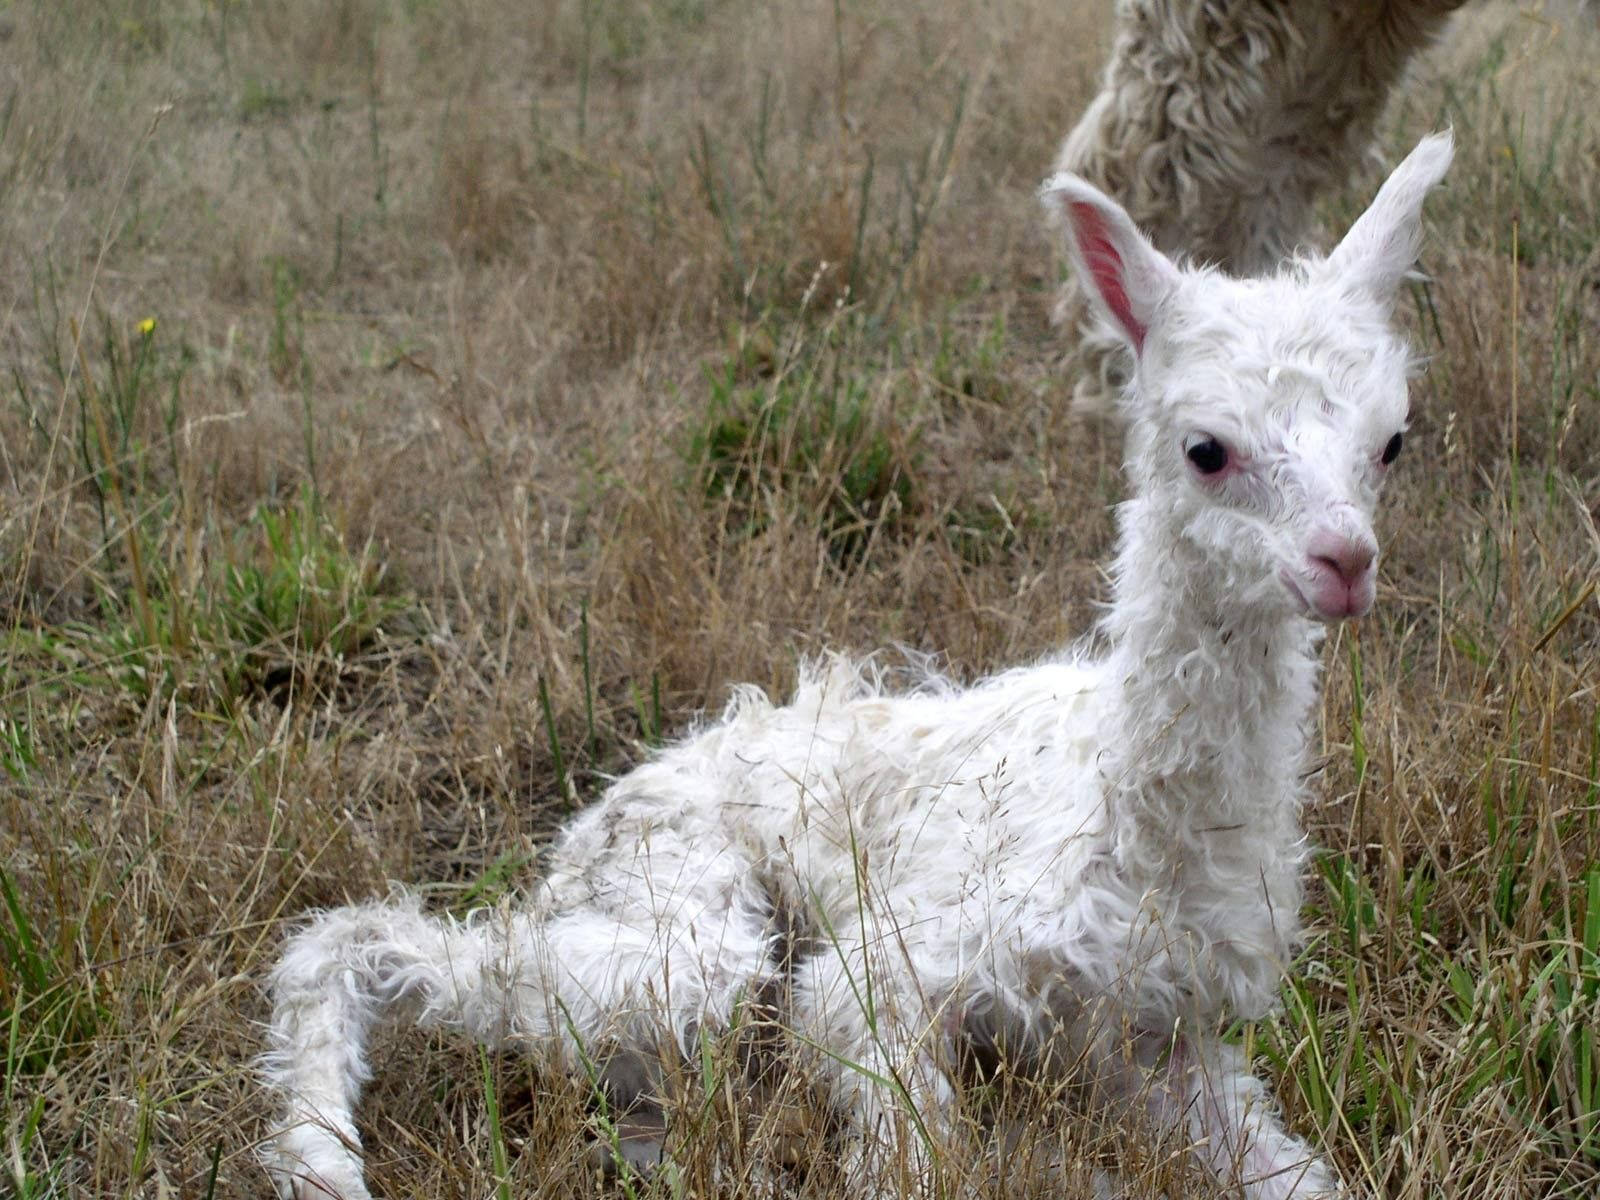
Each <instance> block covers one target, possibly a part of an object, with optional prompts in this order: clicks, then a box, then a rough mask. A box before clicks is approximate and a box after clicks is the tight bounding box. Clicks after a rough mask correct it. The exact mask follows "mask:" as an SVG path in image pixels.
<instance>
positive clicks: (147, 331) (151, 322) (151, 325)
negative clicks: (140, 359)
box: [137, 317, 156, 337]
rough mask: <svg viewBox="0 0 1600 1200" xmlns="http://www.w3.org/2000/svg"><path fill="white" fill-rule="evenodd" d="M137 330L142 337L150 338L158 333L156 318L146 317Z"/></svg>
mask: <svg viewBox="0 0 1600 1200" xmlns="http://www.w3.org/2000/svg"><path fill="white" fill-rule="evenodd" d="M137 328H138V330H139V333H140V334H141V335H142V336H144V337H149V336H150V335H151V334H152V333H154V332H155V331H156V319H155V318H154V317H146V318H145V319H144V320H142V321H140V322H139V324H138V326H137Z"/></svg>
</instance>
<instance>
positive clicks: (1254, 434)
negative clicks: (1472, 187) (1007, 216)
mask: <svg viewBox="0 0 1600 1200" xmlns="http://www.w3.org/2000/svg"><path fill="white" fill-rule="evenodd" d="M1451 153H1452V148H1451V138H1450V135H1449V134H1448V133H1443V134H1435V135H1433V136H1431V137H1428V138H1425V139H1424V140H1423V141H1422V143H1421V144H1420V145H1418V146H1417V148H1416V149H1415V150H1413V151H1412V152H1411V154H1410V155H1409V156H1408V157H1407V158H1406V160H1405V161H1404V162H1402V163H1401V164H1400V166H1399V167H1398V168H1396V170H1395V172H1394V174H1393V175H1391V176H1390V177H1389V179H1388V181H1387V182H1386V183H1385V184H1384V185H1383V188H1382V190H1381V191H1380V192H1379V193H1378V196H1377V199H1376V200H1374V201H1373V203H1372V205H1371V207H1370V208H1368V209H1367V211H1366V212H1365V213H1364V214H1362V216H1361V217H1360V219H1358V220H1357V221H1356V223H1355V225H1354V226H1352V227H1351V229H1350V232H1349V233H1348V234H1347V235H1346V236H1345V238H1344V240H1343V241H1342V242H1340V244H1339V246H1338V247H1337V248H1336V249H1335V250H1334V251H1333V252H1332V253H1331V254H1329V255H1328V256H1327V257H1326V258H1306V259H1301V260H1298V261H1296V262H1293V263H1290V264H1287V265H1286V266H1285V267H1284V268H1283V269H1282V270H1281V271H1280V273H1279V274H1277V275H1275V276H1271V277H1267V278H1260V279H1233V278H1230V277H1228V276H1226V275H1224V274H1222V273H1220V272H1218V271H1215V270H1211V269H1203V268H1194V267H1188V266H1180V265H1179V264H1176V263H1174V262H1173V261H1172V260H1170V259H1168V258H1167V257H1166V256H1165V255H1163V254H1162V253H1161V252H1160V251H1158V250H1157V249H1155V247H1154V246H1153V245H1152V244H1151V243H1150V241H1149V239H1147V238H1146V237H1145V236H1144V235H1143V234H1142V233H1140V232H1139V230H1138V229H1137V228H1136V227H1135V226H1134V224H1133V222H1132V221H1131V220H1130V219H1129V217H1128V215H1127V214H1126V213H1125V212H1124V211H1123V209H1122V208H1121V207H1120V206H1119V205H1118V204H1117V203H1116V202H1115V201H1113V200H1111V199H1110V198H1108V197H1107V196H1105V195H1104V194H1102V193H1101V192H1099V191H1098V190H1096V189H1095V188H1094V187H1092V186H1090V185H1089V184H1087V183H1085V182H1083V180H1081V179H1079V178H1077V177H1076V176H1074V175H1057V176H1054V177H1053V178H1051V179H1050V180H1048V181H1047V182H1046V184H1045V187H1044V191H1043V198H1044V201H1045V203H1046V206H1047V207H1048V208H1050V209H1051V210H1052V212H1053V213H1054V214H1055V215H1056V216H1057V217H1058V218H1059V220H1060V224H1061V227H1062V230H1063V233H1064V236H1065V240H1066V244H1067V249H1068V251H1069V252H1070V254H1071V256H1072V260H1073V265H1074V267H1075V269H1076V271H1077V273H1078V276H1079V278H1080V280H1081V281H1082V283H1083V286H1084V290H1085V291H1086V292H1087V293H1088V294H1089V297H1090V299H1091V301H1092V302H1093V303H1094V305H1095V306H1096V308H1097V309H1098V311H1099V314H1100V316H1101V318H1102V319H1103V320H1104V321H1105V323H1106V324H1107V325H1108V326H1109V327H1110V328H1111V329H1113V330H1114V331H1115V332H1116V333H1117V334H1118V335H1119V336H1120V337H1121V338H1122V339H1123V340H1124V341H1125V342H1127V344H1128V346H1129V348H1130V349H1131V350H1132V351H1133V356H1134V360H1135V369H1134V373H1133V376H1132V381H1131V383H1130V385H1129V388H1128V392H1127V395H1126V396H1125V397H1124V401H1123V403H1124V407H1125V409H1126V415H1127V417H1128V422H1129V429H1128V462H1129V470H1130V474H1131V476H1132V482H1133V484H1134V487H1135V492H1136V498H1135V501H1134V503H1135V504H1136V505H1140V506H1142V513H1143V515H1144V517H1145V521H1144V523H1143V525H1142V528H1143V529H1145V530H1146V531H1148V530H1150V529H1158V530H1159V531H1160V532H1159V533H1158V534H1155V535H1153V536H1157V537H1159V538H1160V540H1161V541H1162V542H1163V543H1164V544H1163V545H1162V546H1159V547H1157V548H1156V549H1157V551H1158V552H1159V553H1164V554H1166V555H1168V556H1170V557H1171V559H1172V560H1173V561H1175V562H1176V563H1178V564H1180V565H1181V566H1182V567H1183V568H1184V569H1191V570H1194V571H1198V572H1202V573H1203V574H1204V575H1205V576H1206V577H1207V578H1208V579H1209V580H1210V581H1211V582H1212V586H1214V587H1216V588H1220V589H1225V590H1226V592H1227V593H1228V594H1229V595H1230V596H1232V597H1233V598H1234V599H1235V600H1236V601H1237V602H1238V603H1242V604H1249V603H1262V604H1266V605H1269V606H1275V607H1279V608H1283V609H1286V610H1288V611H1291V612H1298V613H1301V614H1302V615H1305V616H1308V617H1311V618H1313V619H1316V620H1322V621H1337V620H1340V619H1342V618H1345V617H1351V616H1360V615H1361V614H1363V613H1365V612H1366V611H1367V609H1368V608H1370V607H1371V605H1372V599H1373V581H1374V575H1375V571H1376V562H1377V552H1378V544H1377V540H1376V538H1375V537H1374V535H1373V529H1372V519H1373V511H1374V508H1375V506H1376V504H1377V497H1378V491H1379V488H1380V487H1381V486H1382V483H1383V480H1384V476H1385V474H1386V473H1387V471H1388V469H1389V465H1390V464H1391V463H1392V462H1393V461H1394V459H1395V456H1396V455H1398V454H1399V452H1400V445H1401V442H1402V440H1403V438H1402V430H1403V428H1404V426H1405V421H1406V411H1407V398H1406V381H1407V376H1408V373H1409V368H1410V365H1411V361H1412V360H1411V357H1410V354H1409V352H1408V350H1407V347H1406V345H1405V343H1404V341H1403V340H1402V339H1401V338H1400V336H1399V335H1398V334H1397V333H1396V332H1395V330H1394V329H1393V327H1392V324H1391V320H1390V317H1391V310H1392V308H1393V306H1394V301H1395V297H1396V295H1397V293H1398V291H1399V288H1400V285H1401V283H1402V281H1403V280H1404V279H1405V277H1406V275H1407V273H1408V272H1409V271H1410V270H1411V268H1412V266H1413V264H1414V263H1415V261H1416V257H1417V252H1418V248H1419V244H1420V241H1421V209H1422V201H1423V198H1424V196H1425V195H1426V194H1427V192H1428V190H1429V189H1430V188H1431V187H1432V186H1433V185H1434V184H1435V183H1437V182H1438V181H1439V179H1440V178H1441V177H1442V176H1443V175H1444V172H1445V169H1446V167H1448V166H1449V163H1450V157H1451ZM1151 522H1155V524H1154V525H1152V524H1151ZM1147 535H1148V534H1147Z"/></svg>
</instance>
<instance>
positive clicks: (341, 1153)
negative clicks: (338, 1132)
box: [268, 1129, 372, 1200]
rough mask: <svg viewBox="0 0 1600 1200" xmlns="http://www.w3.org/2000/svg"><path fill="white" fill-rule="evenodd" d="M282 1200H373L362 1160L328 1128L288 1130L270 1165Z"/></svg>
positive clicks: (280, 1140)
mask: <svg viewBox="0 0 1600 1200" xmlns="http://www.w3.org/2000/svg"><path fill="white" fill-rule="evenodd" d="M268 1169H269V1171H270V1172H271V1174H272V1182H273V1185H274V1186H275V1187H276V1188H277V1191H278V1195H279V1196H280V1197H282V1200H372V1193H371V1192H369V1191H367V1184H366V1180H365V1179H364V1178H363V1177H362V1172H361V1159H360V1158H359V1157H357V1156H356V1155H355V1154H354V1153H353V1152H352V1151H351V1150H350V1149H348V1148H347V1147H346V1146H345V1144H344V1142H343V1141H341V1140H339V1139H338V1138H336V1137H333V1136H331V1135H330V1134H328V1133H327V1132H326V1131H325V1130H321V1129H316V1130H310V1129H300V1130H289V1131H288V1132H286V1133H283V1134H281V1135H280V1136H279V1138H278V1147H277V1154H276V1157H275V1160H274V1161H273V1162H272V1163H271V1164H270V1165H269V1168H268Z"/></svg>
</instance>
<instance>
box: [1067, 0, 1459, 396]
mask: <svg viewBox="0 0 1600 1200" xmlns="http://www.w3.org/2000/svg"><path fill="white" fill-rule="evenodd" d="M1462 3H1463V0H1360V2H1357V3H1348V4H1325V3H1322V2H1321V0H1286V2H1283V0H1117V5H1116V12H1117V32H1116V40H1115V42H1114V43H1113V45H1112V50H1111V57H1110V60H1109V61H1108V62H1107V64H1106V69H1105V79H1104V83H1103V85H1102V88H1101V91H1100V92H1099V94H1098V95H1097V96H1096V97H1095V99H1094V100H1093V102H1092V103H1091V104H1090V106H1089V108H1088V110H1087V111H1086V112H1085V113H1084V115H1083V117H1082V118H1081V119H1080V120H1079V122H1078V124H1077V126H1076V127H1075V128H1074V129H1073V130H1072V132H1071V133H1070V134H1068V136H1067V138H1066V140H1065V142H1064V143H1063V144H1062V147H1061V151H1060V153H1059V155H1058V156H1057V158H1056V169H1057V170H1059V171H1070V172H1072V173H1073V174H1076V175H1080V176H1082V177H1083V178H1085V179H1087V180H1089V181H1090V182H1091V183H1093V184H1095V185H1096V186H1097V187H1099V188H1100V189H1101V190H1103V191H1104V192H1106V193H1107V194H1108V195H1110V196H1113V197H1115V198H1116V199H1117V200H1119V201H1120V202H1121V203H1122V205H1123V206H1124V207H1125V208H1126V209H1127V210H1128V214H1129V215H1130V216H1131V217H1132V218H1133V220H1134V222H1135V223H1136V224H1137V225H1139V227H1140V228H1141V229H1143V230H1145V231H1146V232H1147V233H1148V234H1150V236H1151V240H1152V241H1154V242H1155V244H1156V246H1157V248H1158V249H1160V250H1162V251H1164V252H1166V253H1168V254H1181V255H1186V256H1188V257H1189V258H1191V259H1192V260H1193V261H1195V262H1199V263H1209V264H1214V265H1216V266H1220V267H1222V268H1224V269H1225V270H1227V271H1229V272H1231V273H1233V274H1239V275H1254V274H1259V273H1261V272H1264V271H1268V270H1271V269H1272V268H1273V267H1275V266H1276V265H1277V263H1278V262H1280V261H1281V260H1282V259H1283V258H1284V257H1285V256H1286V255H1288V254H1290V253H1292V252H1293V251H1295V250H1296V249H1298V248H1300V247H1301V245H1302V244H1303V243H1304V242H1305V241H1306V239H1307V238H1308V237H1310V236H1311V234H1312V232H1313V231H1312V228H1311V217H1312V210H1313V206H1314V205H1315V203H1316V201H1317V200H1318V199H1319V198H1320V197H1321V196H1322V195H1324V194H1325V193H1327V192H1329V191H1331V190H1332V189H1335V188H1338V187H1342V186H1345V185H1346V184H1348V183H1349V182H1350V180H1351V178H1352V176H1353V175H1354V174H1355V173H1356V172H1357V170H1358V169H1359V167H1360V165H1361V164H1362V163H1363V161H1365V160H1366V159H1367V158H1369V157H1370V156H1371V153H1372V151H1371V145H1372V138H1373V132H1374V130H1375V128H1376V125H1377V122H1378V119H1379V118H1380V117H1381V116H1382V114H1383V110H1384V107H1385V105H1386V103H1387V102H1388V99H1389V97H1390V95H1391V94H1392V92H1393V91H1394V90H1395V88H1396V87H1397V86H1398V85H1399V84H1400V82H1401V81H1402V80H1403V78H1404V76H1405V71H1406V68H1407V66H1408V65H1409V64H1410V62H1411V61H1412V59H1413V58H1414V57H1415V56H1416V54H1417V53H1418V52H1419V51H1420V50H1422V49H1424V48H1426V47H1427V46H1428V45H1429V44H1430V43H1431V42H1432V41H1433V40H1434V39H1435V38H1436V37H1437V36H1438V35H1439V34H1440V33H1441V32H1442V31H1443V29H1444V27H1445V24H1446V22H1447V21H1448V19H1449V17H1450V15H1451V13H1453V12H1454V10H1455V9H1457V8H1459V7H1460V6H1461V4H1462ZM1056 317H1057V320H1058V321H1059V322H1060V323H1062V324H1064V325H1066V326H1067V328H1068V329H1069V330H1070V331H1071V333H1072V334H1073V336H1074V340H1075V342H1076V343H1077V345H1078V346H1079V347H1080V349H1079V352H1078V353H1077V355H1076V357H1075V365H1076V368H1077V371H1078V375H1079V379H1078V383H1077V385H1076V388H1075V392H1074V405H1075V407H1077V408H1078V409H1079V410H1080V411H1087V412H1094V413H1099V414H1101V415H1106V414H1108V413H1109V412H1110V410H1111V406H1112V402H1114V401H1115V399H1116V398H1117V396H1118V395H1119V394H1120V391H1121V389H1122V387H1123V385H1124V384H1125V382H1126V380H1127V376H1128V365H1129V364H1128V358H1127V354H1126V352H1125V350H1124V348H1123V346H1122V343H1121V340H1120V339H1119V338H1118V337H1117V336H1116V335H1115V334H1114V333H1112V332H1110V331H1108V330H1107V329H1106V328H1105V327H1104V326H1103V325H1101V324H1100V323H1099V322H1098V321H1097V320H1096V319H1095V316H1094V313H1093V312H1092V310H1091V308H1090V306H1089V305H1088V303H1087V301H1086V299H1085V297H1084V294H1083V291H1082V288H1081V287H1080V286H1079V285H1078V283H1077V281H1075V280H1068V281H1067V282H1066V284H1065V285H1064V286H1063V287H1062V289H1061V293H1060V296H1059V300H1058V303H1057V307H1056Z"/></svg>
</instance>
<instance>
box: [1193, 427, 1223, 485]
mask: <svg viewBox="0 0 1600 1200" xmlns="http://www.w3.org/2000/svg"><path fill="white" fill-rule="evenodd" d="M1183 453H1184V454H1185V456H1187V457H1188V459H1189V461H1190V462H1192V463H1193V464H1194V466H1195V470H1197V471H1199V472H1200V474H1202V475H1215V474H1216V473H1217V472H1218V471H1220V470H1222V468H1223V467H1225V466H1227V465H1228V449H1227V447H1226V446H1224V445H1223V444H1222V443H1221V442H1219V441H1217V439H1216V438H1214V437H1204V436H1200V437H1197V438H1195V439H1193V440H1191V441H1190V442H1189V443H1188V444H1187V445H1186V446H1184V448H1183Z"/></svg>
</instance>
